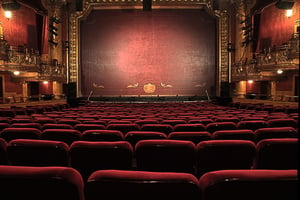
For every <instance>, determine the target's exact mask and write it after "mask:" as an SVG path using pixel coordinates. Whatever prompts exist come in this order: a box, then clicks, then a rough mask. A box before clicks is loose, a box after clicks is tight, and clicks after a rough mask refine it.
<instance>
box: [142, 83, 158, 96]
mask: <svg viewBox="0 0 300 200" xmlns="http://www.w3.org/2000/svg"><path fill="white" fill-rule="evenodd" d="M155 90H156V86H155V85H154V84H152V83H147V84H145V85H144V92H145V93H147V94H151V93H154V92H155Z"/></svg>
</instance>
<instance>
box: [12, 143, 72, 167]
mask: <svg viewBox="0 0 300 200" xmlns="http://www.w3.org/2000/svg"><path fill="white" fill-rule="evenodd" d="M68 153H69V147H68V145H67V144H65V143H64V142H57V141H45V140H30V139H16V140H12V141H10V142H9V143H8V146H7V155H8V160H9V162H10V164H11V165H19V166H37V167H38V166H65V167H67V166H68V165H69V157H68Z"/></svg>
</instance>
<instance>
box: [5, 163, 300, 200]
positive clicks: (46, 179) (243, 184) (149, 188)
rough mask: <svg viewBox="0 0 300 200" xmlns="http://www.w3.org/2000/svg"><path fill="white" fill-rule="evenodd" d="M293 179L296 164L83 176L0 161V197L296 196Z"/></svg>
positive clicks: (260, 199) (209, 199) (192, 199)
mask: <svg viewBox="0 0 300 200" xmlns="http://www.w3.org/2000/svg"><path fill="white" fill-rule="evenodd" d="M297 182H298V177H297V170H220V171H212V172H208V173H206V174H204V175H203V176H202V177H201V178H200V179H197V178H196V177H195V176H193V175H191V174H187V173H174V172H148V171H131V170H98V171H95V172H94V173H93V174H91V175H90V176H89V178H88V180H87V181H86V182H84V181H83V180H82V178H81V176H80V174H79V173H78V172H77V171H76V170H75V169H73V168H69V167H24V166H0V186H1V187H0V194H1V198H2V197H6V198H7V197H8V198H9V199H13V200H16V199H31V200H40V199H43V200H53V199H55V200H99V199H109V200H119V199H131V200H140V199H143V200H153V199H156V200H166V199H172V200H182V199H186V200H220V199H231V200H241V199H243V200H253V199H255V200H266V199H285V200H296V199H297V194H298V192H297ZM4 199H5V198H4Z"/></svg>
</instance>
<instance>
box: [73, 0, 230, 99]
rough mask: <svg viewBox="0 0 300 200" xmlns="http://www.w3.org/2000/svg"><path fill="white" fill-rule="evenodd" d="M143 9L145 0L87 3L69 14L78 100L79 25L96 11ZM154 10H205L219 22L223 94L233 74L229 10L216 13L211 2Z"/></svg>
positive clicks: (158, 5)
mask: <svg viewBox="0 0 300 200" xmlns="http://www.w3.org/2000/svg"><path fill="white" fill-rule="evenodd" d="M109 9H110V10H113V9H139V10H142V9H143V5H142V0H127V1H126V2H125V1H120V0H110V1H107V0H85V1H84V2H83V10H82V11H74V12H73V13H71V14H70V19H69V21H70V24H69V41H70V46H69V59H68V60H69V64H68V80H69V82H75V83H76V85H77V97H81V96H82V93H81V89H80V85H81V82H80V81H81V80H80V75H81V74H80V68H81V66H80V65H81V61H80V22H81V21H82V20H85V19H86V18H87V17H88V16H89V14H90V13H91V12H92V11H93V10H109ZM152 9H205V11H206V12H207V13H208V14H210V15H211V16H213V17H216V19H217V38H216V43H217V47H216V56H217V57H216V58H217V59H216V66H217V67H216V95H219V94H220V84H221V81H227V80H228V77H229V73H230V68H229V56H228V53H227V44H228V43H229V24H228V21H229V15H228V13H227V11H226V10H221V11H220V10H213V8H212V0H196V1H195V0H186V1H184V2H183V1H181V0H174V1H172V2H169V1H168V0H159V1H158V0H153V4H152Z"/></svg>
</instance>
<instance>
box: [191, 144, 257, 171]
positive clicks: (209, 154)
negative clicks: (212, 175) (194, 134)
mask: <svg viewBox="0 0 300 200" xmlns="http://www.w3.org/2000/svg"><path fill="white" fill-rule="evenodd" d="M196 152H197V154H196V156H197V157H196V162H197V163H196V169H197V175H198V176H202V175H203V174H204V173H206V172H209V171H215V170H223V169H251V167H252V164H253V160H254V156H255V152H256V147H255V144H254V142H251V141H247V140H208V141H203V142H199V143H198V144H197V146H196Z"/></svg>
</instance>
